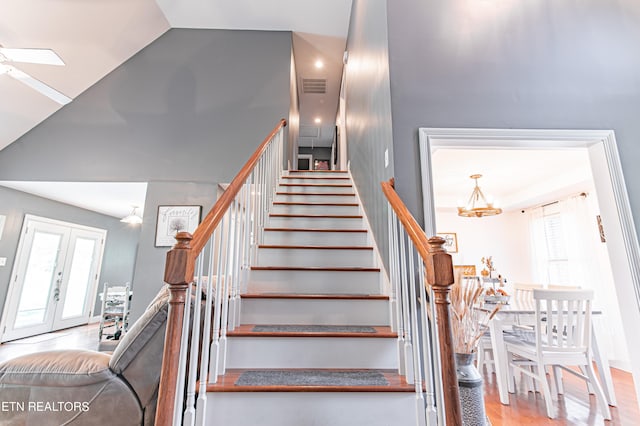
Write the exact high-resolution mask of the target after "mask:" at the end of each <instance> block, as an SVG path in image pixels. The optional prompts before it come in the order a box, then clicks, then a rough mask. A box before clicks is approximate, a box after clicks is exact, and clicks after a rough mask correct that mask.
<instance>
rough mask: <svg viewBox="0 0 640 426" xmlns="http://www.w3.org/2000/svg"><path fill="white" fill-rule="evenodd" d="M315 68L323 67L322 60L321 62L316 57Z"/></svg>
mask: <svg viewBox="0 0 640 426" xmlns="http://www.w3.org/2000/svg"><path fill="white" fill-rule="evenodd" d="M315 66H316V68H322V67H324V62H322V60H321V59H318V60H317V61H316V63H315Z"/></svg>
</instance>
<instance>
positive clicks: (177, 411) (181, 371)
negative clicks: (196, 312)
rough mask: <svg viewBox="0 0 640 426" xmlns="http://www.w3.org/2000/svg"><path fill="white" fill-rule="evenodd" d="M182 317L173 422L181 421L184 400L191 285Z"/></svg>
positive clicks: (188, 288)
mask: <svg viewBox="0 0 640 426" xmlns="http://www.w3.org/2000/svg"><path fill="white" fill-rule="evenodd" d="M186 293H187V294H186V298H187V299H186V303H185V304H184V317H182V338H181V339H180V358H179V359H180V363H179V366H178V381H177V385H176V388H177V389H176V399H175V402H174V405H173V424H180V423H181V422H182V405H183V401H184V387H185V381H186V369H187V344H188V343H189V320H190V315H191V285H188V286H187V291H186Z"/></svg>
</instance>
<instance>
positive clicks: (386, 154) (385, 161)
mask: <svg viewBox="0 0 640 426" xmlns="http://www.w3.org/2000/svg"><path fill="white" fill-rule="evenodd" d="M387 167H389V149H388V148H387V149H385V150H384V168H385V169H386V168H387Z"/></svg>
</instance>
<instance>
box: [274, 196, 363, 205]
mask: <svg viewBox="0 0 640 426" xmlns="http://www.w3.org/2000/svg"><path fill="white" fill-rule="evenodd" d="M275 200H276V201H285V202H291V203H339V204H348V203H355V202H356V200H357V198H356V197H355V196H354V195H349V194H346V195H330V194H327V195H324V194H316V195H312V194H304V195H290V194H286V195H285V194H276V199H275Z"/></svg>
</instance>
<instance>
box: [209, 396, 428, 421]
mask: <svg viewBox="0 0 640 426" xmlns="http://www.w3.org/2000/svg"><path fill="white" fill-rule="evenodd" d="M207 398H208V400H207V423H208V424H213V425H225V426H256V425H260V426H311V425H317V426H329V425H330V426H364V425H366V426H399V425H404V426H409V425H411V426H415V425H416V424H417V423H416V397H415V394H413V393H410V392H409V393H407V392H384V393H383V392H377V393H373V392H228V393H218V392H212V393H209V394H208V395H207ZM249 408H250V409H249Z"/></svg>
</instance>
